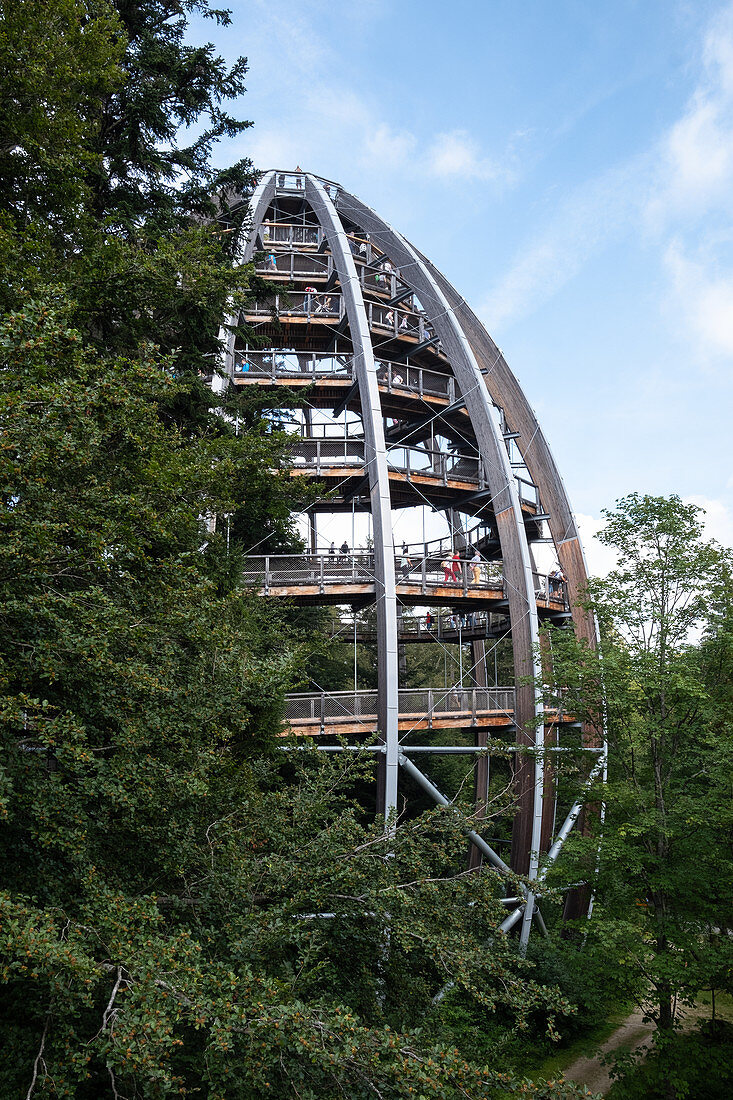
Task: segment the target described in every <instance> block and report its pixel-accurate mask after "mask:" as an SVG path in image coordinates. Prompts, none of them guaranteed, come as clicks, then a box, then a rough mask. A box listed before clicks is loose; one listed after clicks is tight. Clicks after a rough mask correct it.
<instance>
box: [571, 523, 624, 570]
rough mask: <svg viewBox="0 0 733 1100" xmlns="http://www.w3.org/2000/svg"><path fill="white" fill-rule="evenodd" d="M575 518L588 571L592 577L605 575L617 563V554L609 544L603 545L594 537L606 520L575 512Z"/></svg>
mask: <svg viewBox="0 0 733 1100" xmlns="http://www.w3.org/2000/svg"><path fill="white" fill-rule="evenodd" d="M575 519H576V522H577V524H578V530H579V531H580V539H581V542H582V543H583V550H584V551H585V560H586V562H587V564H588V572H589V573H590V575H591V576H592V577H605V576H606V574H607V573H610V572H611V570H612V569H615V567H616V565H617V564H618V554H617V553H616V551H615V550H613V549H612V548H611V547H610V546H604V544H603V543H602V542H599V540H598V538H597V537H596V536H597V534H598V532H599V531H600V530H601V528H602V527H604V526H605V524H606V521H605V520H604V519H602V518H601V517H599V516H591V515H584V514H583V513H582V512H576V514H575Z"/></svg>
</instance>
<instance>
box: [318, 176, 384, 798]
mask: <svg viewBox="0 0 733 1100" xmlns="http://www.w3.org/2000/svg"><path fill="white" fill-rule="evenodd" d="M305 180H306V187H305V196H306V199H307V200H308V202H309V203H310V204H311V206H312V208H313V211H314V213H315V215H316V217H317V218H318V221H319V222H320V225H321V228H322V229H323V231H324V233H325V235H326V239H327V241H328V245H329V247H330V249H331V255H332V257H333V262H334V266H335V268H336V271H337V272H338V277H339V282H340V283H341V292H342V294H343V299H344V304H345V306H346V315H347V317H348V319H349V328H350V330H351V339H352V345H353V348H354V366H355V370H356V380H357V382H358V384H359V397H360V402H361V415H362V421H363V424H364V439H365V445H364V446H365V450H364V458H365V465H366V468H367V471H368V474H369V494H370V498H371V512H372V524H373V531H374V564H375V573H376V577H375V584H376V590H377V599H376V612H377V662H378V690H377V724H378V727H379V733H380V737H381V738H382V740H383V741H384V744H385V747H386V752H385V755H384V758H383V762H382V775H381V776H380V779H381V782H380V785H379V796H380V803H381V805H380V806H379V809H380V811H381V812H382V813H383V814H384V816H385V818H386V819H390V818H394V815H395V813H396V809H397V783H398V771H399V765H398V744H399V725H398V718H399V704H398V686H399V681H398V676H399V658H398V651H397V593H396V589H395V555H394V538H393V535H392V504H391V499H390V491H389V477H388V471H387V447H386V444H385V441H384V420H383V419H382V406H381V402H380V397H379V384H378V381H377V370H376V365H375V363H374V352H373V350H372V341H371V337H370V334H369V322H368V320H367V314H366V309H365V307H364V298H363V296H362V293H361V286H360V283H359V276H358V274H357V271H356V264H355V263H354V257H353V256H352V254H351V249H350V248H349V241H348V238H347V236H346V233H345V231H344V229H343V226H342V224H341V221H340V219H339V216H338V214H337V212H336V208H335V206H334V205H333V202H332V200H331V197H330V195H328V194H327V192H326V190H325V188H324V187H323V185H322V184H321V183H320V181H319V180H318V179H317V178H316V177H315V176H311V175H307V176H306V177H305ZM380 589H381V591H380Z"/></svg>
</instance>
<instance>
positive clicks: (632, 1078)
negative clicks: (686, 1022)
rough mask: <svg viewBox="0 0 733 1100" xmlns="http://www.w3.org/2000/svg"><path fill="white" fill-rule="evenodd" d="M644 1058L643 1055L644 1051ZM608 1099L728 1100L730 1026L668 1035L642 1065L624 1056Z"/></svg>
mask: <svg viewBox="0 0 733 1100" xmlns="http://www.w3.org/2000/svg"><path fill="white" fill-rule="evenodd" d="M645 1053H646V1052H645ZM622 1068H623V1070H624V1072H623V1076H622V1077H621V1078H620V1079H619V1080H617V1081H616V1082H615V1083H614V1084H613V1085H612V1087H611V1090H610V1092H609V1093H608V1096H609V1100H667V1098H668V1097H669V1096H670V1094H671V1095H672V1096H674V1097H677V1098H679V1100H697V1098H698V1097H702V1096H704V1097H705V1100H728V1097H729V1096H730V1095H731V1090H733V1025H731V1024H729V1023H725V1022H724V1021H721V1020H718V1021H710V1020H708V1021H705V1022H704V1023H703V1024H702V1026H701V1027H700V1029H699V1030H698V1031H692V1032H687V1033H685V1034H678V1033H677V1034H674V1035H673V1036H671V1037H670V1038H669V1039H668V1041H667V1042H665V1043H663V1044H662V1045H661V1047H660V1048H659V1049H657V1050H654V1051H652V1052H651V1053H650V1054H649V1055H648V1056H647V1057H646V1058H645V1059H644V1061H643V1062H639V1061H638V1059H634V1058H633V1056H630V1057H628V1058H626V1059H621V1060H620V1061H619V1064H618V1065H617V1067H616V1072H617V1073H618V1072H619V1071H621V1069H622Z"/></svg>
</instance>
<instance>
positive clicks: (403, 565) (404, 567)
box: [400, 542, 412, 580]
mask: <svg viewBox="0 0 733 1100" xmlns="http://www.w3.org/2000/svg"><path fill="white" fill-rule="evenodd" d="M400 569H401V571H402V579H403V580H405V579H406V578H407V577H409V575H410V573H411V571H412V562H411V561H410V554H409V551H408V548H407V543H406V542H403V543H402V557H401V558H400Z"/></svg>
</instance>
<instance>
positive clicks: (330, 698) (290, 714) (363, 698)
mask: <svg viewBox="0 0 733 1100" xmlns="http://www.w3.org/2000/svg"><path fill="white" fill-rule="evenodd" d="M513 709H514V689H513V688H461V687H451V688H421V689H414V690H413V689H409V688H402V689H400V692H399V713H400V715H403V716H406V717H428V718H429V717H430V716H431V715H450V714H455V715H473V714H477V713H479V712H488V713H504V714H511V713H512V711H513ZM376 714H377V693H376V691H357V692H353V691H338V692H331V693H328V692H322V693H319V692H314V693H302V694H294V695H289V696H288V697H287V709H286V717H287V719H288V721H290V722H299V721H301V722H302V721H318V720H321V719H324V720H329V719H330V720H338V719H341V718H346V719H348V718H356V719H360V718H362V719H369V720H370V721H372V722H373V720H374V719H375V718H376Z"/></svg>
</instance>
